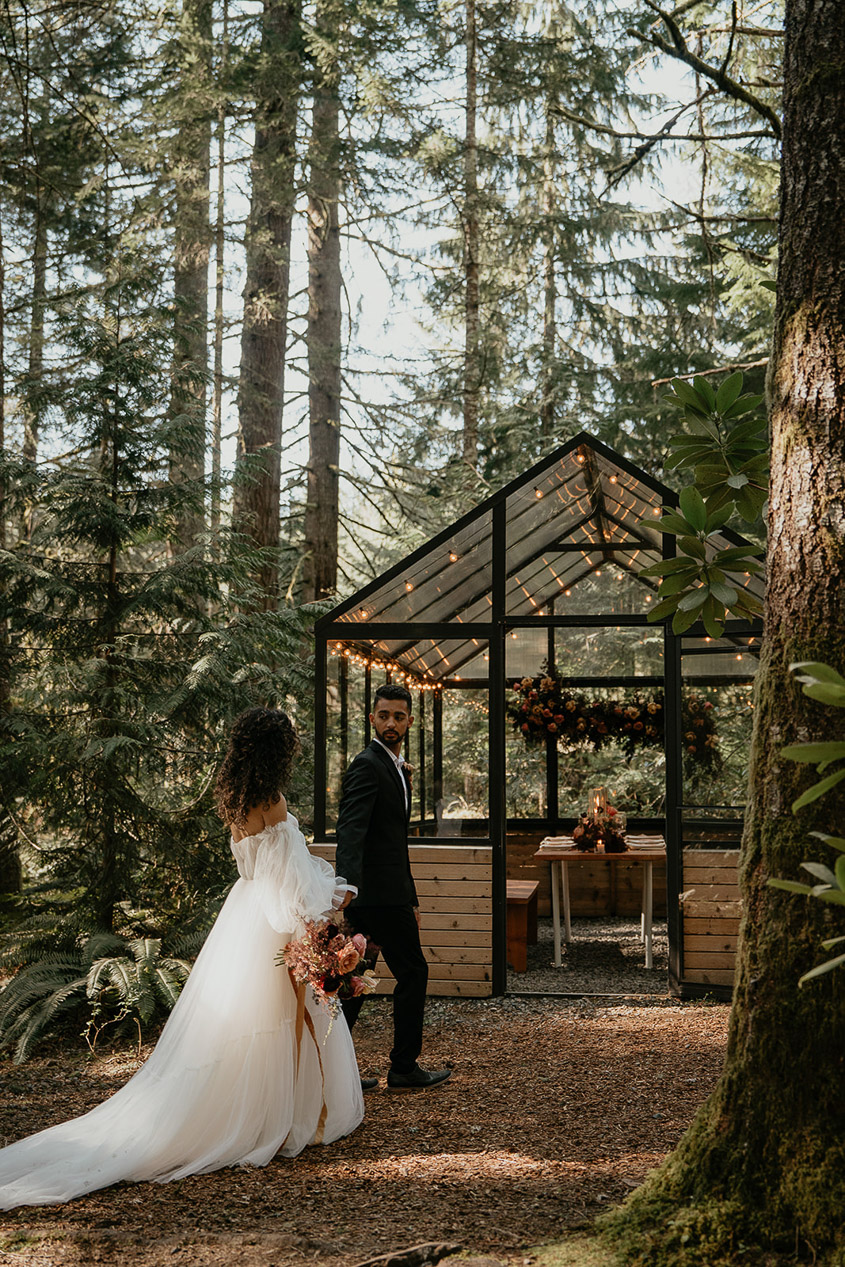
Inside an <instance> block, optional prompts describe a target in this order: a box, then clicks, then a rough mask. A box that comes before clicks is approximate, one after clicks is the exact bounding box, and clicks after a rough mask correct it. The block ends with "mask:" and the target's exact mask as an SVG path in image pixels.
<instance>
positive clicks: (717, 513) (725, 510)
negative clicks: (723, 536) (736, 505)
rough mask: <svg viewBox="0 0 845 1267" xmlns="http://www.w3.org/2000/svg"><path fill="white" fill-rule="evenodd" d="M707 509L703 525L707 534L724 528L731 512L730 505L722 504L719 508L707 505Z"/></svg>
mask: <svg viewBox="0 0 845 1267" xmlns="http://www.w3.org/2000/svg"><path fill="white" fill-rule="evenodd" d="M707 511H708V514H707V523H706V524H705V525H704V531H705V532H706V533H707V534H708V536H709V534H710V533H711V532H718V531H719V529H720V528H724V526H725V524H726V523H727V522H728V520H729V519H730V517H731V514H732V513H733V510H732V507H731V506H723V507H722V508H721V509H720V510H711V508H710V506H709V505H708V507H707Z"/></svg>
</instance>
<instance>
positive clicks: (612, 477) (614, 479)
mask: <svg viewBox="0 0 845 1267" xmlns="http://www.w3.org/2000/svg"><path fill="white" fill-rule="evenodd" d="M610 482H611V484H615V483H616V476H615V475H611V477H610Z"/></svg>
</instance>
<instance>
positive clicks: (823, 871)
mask: <svg viewBox="0 0 845 1267" xmlns="http://www.w3.org/2000/svg"><path fill="white" fill-rule="evenodd" d="M801 866H802V867H803V868H804V870H805V871H809V873H810V875H814V876H815V877H816V879H817V880H821V881H822V883H823V884H827V885H829V886H830V888H832V889H835V888H836V876H835V875H834V874H833V872H832V871H831V869H830V867H826V866H825V865H824V863H823V862H802V863H801Z"/></svg>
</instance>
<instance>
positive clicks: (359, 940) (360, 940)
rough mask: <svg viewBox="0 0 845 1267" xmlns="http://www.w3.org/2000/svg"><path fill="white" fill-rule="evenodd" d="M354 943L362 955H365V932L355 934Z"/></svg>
mask: <svg viewBox="0 0 845 1267" xmlns="http://www.w3.org/2000/svg"><path fill="white" fill-rule="evenodd" d="M352 945H353V946H354V947H355V949H356V950H357V951H358V954H359V955H361V956H362V957H363V956H364V954H366V950H367V939H366V937H365V936H364V934H363V933H356V934H355V936H354V937H353V938H352Z"/></svg>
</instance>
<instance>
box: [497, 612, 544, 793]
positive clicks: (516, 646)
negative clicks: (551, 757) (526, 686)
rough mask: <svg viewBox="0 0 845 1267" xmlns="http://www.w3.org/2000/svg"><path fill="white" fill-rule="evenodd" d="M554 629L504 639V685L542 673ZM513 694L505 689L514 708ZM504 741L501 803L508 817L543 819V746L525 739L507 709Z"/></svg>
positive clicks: (516, 632)
mask: <svg viewBox="0 0 845 1267" xmlns="http://www.w3.org/2000/svg"><path fill="white" fill-rule="evenodd" d="M550 638H551V639H554V630H553V629H552V630H549V629H513V630H511V633H510V635H509V636H508V637H507V638H506V639H505V666H506V672H505V676H506V679H507V685H508V686H509V687H511V688H512V687H513V684H514V682H516V681H519V680H520V679H522V678H526V677H530V678H537V677H539V676H540V675H541V674H542V673H543V672H545V669H546V665H547V663H548V659H549V639H550ZM519 702H520V701H519V699H518V697H517V695H516V694H515V693H514V692H513V691H512V690H508V691H507V693H506V707H507V708H508V709H509V710H512V709H514V708H516V707H518V704H519ZM506 733H507V742H506V744H505V770H506V777H505V806H506V810H505V812H506V814H507V816H508V818H545V817H546V814H547V810H546V799H547V791H546V745H545V743H543V742H539V743H538V742H528V741H526V739H525V737H524V735H523V733H522V731H521V729H520V725H519V718H518V717H515V716H514V714H513V712H511V711H509V716H508V724H507V732H506Z"/></svg>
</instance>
